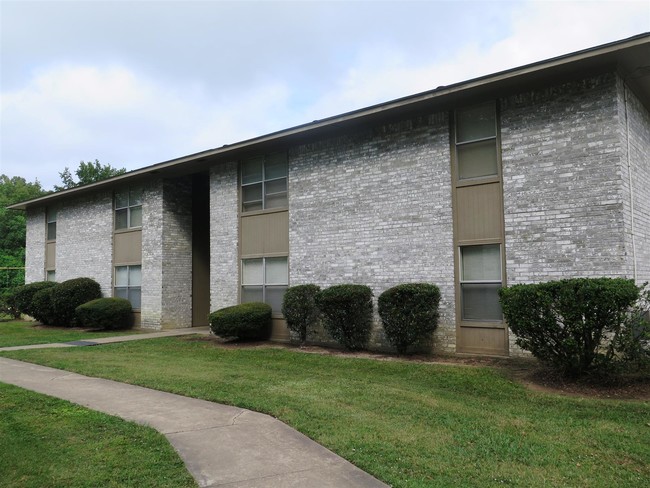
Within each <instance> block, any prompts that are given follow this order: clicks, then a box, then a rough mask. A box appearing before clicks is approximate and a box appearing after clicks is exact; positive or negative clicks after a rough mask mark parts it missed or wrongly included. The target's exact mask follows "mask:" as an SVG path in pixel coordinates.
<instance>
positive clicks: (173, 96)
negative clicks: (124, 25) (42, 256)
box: [0, 65, 289, 187]
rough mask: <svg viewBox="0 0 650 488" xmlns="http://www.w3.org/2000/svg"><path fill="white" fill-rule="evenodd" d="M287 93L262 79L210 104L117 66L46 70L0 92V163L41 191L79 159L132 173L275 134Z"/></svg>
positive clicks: (195, 92) (193, 90) (195, 87)
mask: <svg viewBox="0 0 650 488" xmlns="http://www.w3.org/2000/svg"><path fill="white" fill-rule="evenodd" d="M288 94H289V90H288V88H287V87H286V86H284V85H283V84H281V83H277V82H276V83H271V82H269V83H267V84H261V85H258V86H256V87H255V88H254V89H252V90H247V91H244V92H240V93H229V94H224V95H223V96H222V97H220V98H219V99H217V100H215V99H214V98H213V97H210V96H209V94H208V92H207V90H206V89H205V87H204V86H203V85H202V84H201V83H198V82H194V83H184V84H174V85H171V84H166V83H165V82H164V81H160V80H154V79H151V78H148V77H146V76H144V75H141V74H138V73H137V72H136V71H134V70H132V69H129V68H127V67H125V66H118V65H111V66H103V67H101V66H74V65H63V66H54V67H51V68H49V69H46V70H41V71H40V72H38V73H37V74H35V75H34V77H33V78H32V79H31V80H30V81H29V82H28V83H27V84H26V85H25V86H24V87H22V88H20V89H17V90H13V91H9V92H5V93H3V96H2V114H3V117H2V134H3V143H2V161H3V163H7V164H8V166H9V165H12V164H16V163H17V162H18V161H23V162H24V161H28V164H27V165H24V164H22V165H20V171H21V173H20V174H21V175H22V176H25V177H27V178H29V179H34V178H36V177H39V179H40V181H41V182H42V183H43V184H44V185H45V186H47V187H49V186H51V185H53V184H54V183H56V182H58V176H57V173H58V172H59V171H62V170H63V168H64V167H65V166H69V167H71V168H73V169H74V168H76V166H77V164H78V162H79V161H80V160H94V159H95V158H97V159H99V160H100V161H101V162H103V163H109V164H112V165H113V166H117V167H121V166H126V167H127V168H128V169H135V168H137V167H140V166H144V165H148V164H152V163H155V162H158V161H163V160H167V159H171V158H173V157H177V156H182V155H184V154H189V153H193V152H198V151H202V150H205V149H209V148H212V147H216V146H220V145H222V144H229V143H233V142H237V141H239V140H242V139H245V138H249V137H253V136H255V135H259V134H260V133H264V132H267V131H270V130H277V128H276V127H274V123H273V121H277V120H278V119H282V118H283V117H284V116H285V115H286V112H287V109H286V100H287V99H288ZM276 123H277V122H276ZM70 154H75V157H74V159H72V160H70V156H69V155H70ZM16 167H17V166H16ZM53 167H55V168H57V169H56V171H52V168H53ZM1 169H2V168H0V170H1Z"/></svg>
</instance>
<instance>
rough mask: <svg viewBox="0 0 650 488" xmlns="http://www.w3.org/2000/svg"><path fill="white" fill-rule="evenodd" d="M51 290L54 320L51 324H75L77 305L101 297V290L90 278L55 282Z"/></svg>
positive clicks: (71, 325) (66, 325)
mask: <svg viewBox="0 0 650 488" xmlns="http://www.w3.org/2000/svg"><path fill="white" fill-rule="evenodd" d="M53 290H54V291H53V292H52V306H53V308H54V321H53V323H52V324H51V325H59V326H61V327H73V326H74V325H75V319H76V316H75V310H76V309H77V307H78V306H79V305H82V304H84V303H86V302H89V301H91V300H94V299H96V298H101V296H102V292H101V288H100V286H99V283H97V282H96V281H95V280H93V279H92V278H74V279H71V280H67V281H64V282H63V283H59V284H57V286H56V287H54V289H53Z"/></svg>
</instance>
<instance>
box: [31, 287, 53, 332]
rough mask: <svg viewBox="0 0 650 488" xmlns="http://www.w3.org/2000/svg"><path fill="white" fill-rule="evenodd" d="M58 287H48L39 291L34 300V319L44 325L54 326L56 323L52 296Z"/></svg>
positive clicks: (32, 306)
mask: <svg viewBox="0 0 650 488" xmlns="http://www.w3.org/2000/svg"><path fill="white" fill-rule="evenodd" d="M55 288H56V286H48V287H45V288H43V289H41V290H39V291H37V292H36V293H35V294H34V296H33V298H32V305H31V309H32V317H34V318H35V319H36V320H38V321H39V322H40V323H41V324H43V325H52V324H54V323H55V322H56V315H55V313H54V305H53V304H52V295H53V293H54V290H55Z"/></svg>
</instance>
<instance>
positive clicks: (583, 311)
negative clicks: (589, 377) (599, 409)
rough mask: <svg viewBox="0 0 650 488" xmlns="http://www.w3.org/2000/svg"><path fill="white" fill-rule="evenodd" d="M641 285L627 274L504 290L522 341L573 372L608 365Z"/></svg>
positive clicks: (506, 308) (512, 324)
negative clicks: (627, 277)
mask: <svg viewBox="0 0 650 488" xmlns="http://www.w3.org/2000/svg"><path fill="white" fill-rule="evenodd" d="M640 293H641V288H639V287H637V286H636V285H635V284H634V282H633V281H632V280H626V279H622V278H576V279H568V280H561V281H550V282H547V283H539V284H526V285H523V284H522V285H515V286H512V287H510V288H502V289H501V290H500V292H499V296H500V298H501V306H502V308H503V315H504V317H505V319H506V321H507V323H508V326H509V327H510V329H511V330H512V332H514V334H515V335H516V336H517V339H516V343H517V345H519V346H520V347H522V348H523V349H526V350H528V351H530V352H531V353H532V354H533V355H534V356H535V357H537V358H539V359H540V360H542V361H545V362H547V363H549V364H551V365H552V366H554V367H556V368H557V369H559V370H561V371H562V372H564V373H565V374H567V375H572V376H576V375H581V374H583V373H586V372H587V371H589V370H590V369H593V368H595V367H597V366H606V365H607V363H609V362H611V361H612V360H613V359H614V358H615V356H616V355H617V353H618V351H617V350H616V346H615V344H616V341H615V340H611V339H615V338H616V336H617V335H619V334H621V333H622V332H624V329H625V327H626V323H627V322H628V319H629V317H630V311H631V308H632V307H633V306H634V305H635V303H636V302H637V300H638V299H639V297H640Z"/></svg>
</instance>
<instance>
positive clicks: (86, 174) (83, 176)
mask: <svg viewBox="0 0 650 488" xmlns="http://www.w3.org/2000/svg"><path fill="white" fill-rule="evenodd" d="M124 173H126V168H113V167H112V166H111V165H110V164H106V165H102V164H100V162H99V161H98V160H97V159H95V162H94V163H92V162H90V161H88V162H87V163H86V162H84V161H80V162H79V167H78V168H77V170H76V171H75V174H76V175H77V178H78V181H75V179H74V178H73V176H72V173H71V172H70V168H68V167H67V166H66V167H65V169H64V170H63V171H62V172H61V173H59V176H60V177H61V183H63V186H57V185H54V190H56V191H61V190H67V189H68V188H74V187H76V186H81V185H88V184H89V183H95V182H96V181H101V180H105V179H107V178H111V177H113V176H118V175H121V174H124Z"/></svg>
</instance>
